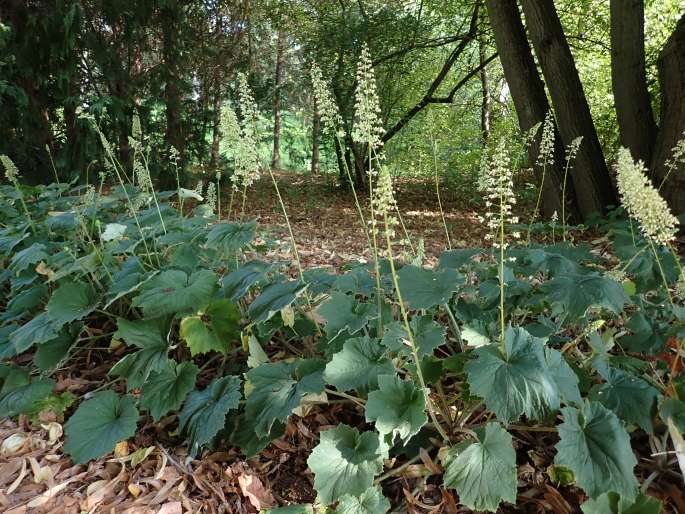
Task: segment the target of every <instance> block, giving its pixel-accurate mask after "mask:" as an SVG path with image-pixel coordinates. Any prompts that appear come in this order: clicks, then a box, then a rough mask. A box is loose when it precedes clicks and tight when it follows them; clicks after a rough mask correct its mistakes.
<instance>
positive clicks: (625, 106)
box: [611, 0, 657, 164]
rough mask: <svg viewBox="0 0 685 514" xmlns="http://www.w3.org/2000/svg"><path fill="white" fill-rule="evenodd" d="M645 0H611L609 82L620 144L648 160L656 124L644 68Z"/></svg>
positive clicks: (652, 145) (654, 136)
mask: <svg viewBox="0 0 685 514" xmlns="http://www.w3.org/2000/svg"><path fill="white" fill-rule="evenodd" d="M644 16H645V5H644V0H611V85H612V89H613V93H614V104H615V107H616V117H617V119H618V128H619V132H620V136H621V145H622V146H624V147H626V148H628V149H629V150H630V152H631V153H632V154H633V158H634V159H641V160H642V161H643V162H645V163H647V164H649V163H650V162H651V157H652V151H653V148H654V143H655V141H656V134H657V126H656V122H655V121H654V113H653V112H652V104H651V101H650V97H649V91H648V90H647V74H646V71H645V21H644Z"/></svg>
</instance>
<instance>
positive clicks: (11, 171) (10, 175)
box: [0, 154, 19, 186]
mask: <svg viewBox="0 0 685 514" xmlns="http://www.w3.org/2000/svg"><path fill="white" fill-rule="evenodd" d="M0 162H2V166H3V168H5V177H7V180H9V181H10V182H11V183H12V184H14V185H15V186H16V185H17V181H18V180H19V169H18V168H17V167H16V166H15V165H14V162H12V159H10V158H9V157H8V156H7V155H4V154H3V155H0Z"/></svg>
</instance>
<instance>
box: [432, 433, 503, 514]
mask: <svg viewBox="0 0 685 514" xmlns="http://www.w3.org/2000/svg"><path fill="white" fill-rule="evenodd" d="M477 434H478V439H479V440H478V442H464V443H461V444H459V445H457V446H455V447H453V448H451V449H450V450H449V452H448V455H447V458H446V461H447V467H446V469H445V477H444V482H445V486H446V487H449V488H451V489H456V490H457V494H458V495H459V501H460V502H461V503H462V504H464V505H466V506H467V507H468V508H470V509H475V510H486V511H490V512H494V511H496V510H497V507H498V506H499V504H500V503H501V502H502V501H506V502H509V503H515V502H516V452H514V446H513V443H512V439H511V435H510V434H509V433H508V432H507V431H506V430H504V429H503V428H502V427H501V426H500V425H499V424H498V423H488V424H487V425H485V429H484V430H483V429H481V430H479V431H477Z"/></svg>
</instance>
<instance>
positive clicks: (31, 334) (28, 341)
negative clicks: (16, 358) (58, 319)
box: [9, 312, 60, 353]
mask: <svg viewBox="0 0 685 514" xmlns="http://www.w3.org/2000/svg"><path fill="white" fill-rule="evenodd" d="M59 329H60V327H59V324H57V323H55V322H54V321H52V320H51V319H50V317H49V316H48V314H47V312H42V313H40V314H39V315H38V316H36V317H35V318H33V319H32V320H31V321H29V322H28V323H25V324H24V325H22V326H20V327H19V328H17V329H16V330H15V331H14V332H12V333H11V334H10V335H9V341H10V343H11V344H12V345H13V346H14V348H15V350H16V353H22V352H25V351H26V350H28V349H29V348H31V347H32V346H33V345H34V344H42V343H46V342H48V341H52V340H53V339H55V338H56V337H57V336H58V335H59Z"/></svg>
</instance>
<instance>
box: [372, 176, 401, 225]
mask: <svg viewBox="0 0 685 514" xmlns="http://www.w3.org/2000/svg"><path fill="white" fill-rule="evenodd" d="M371 202H372V203H373V207H374V212H375V213H376V215H377V216H378V217H379V219H381V220H383V221H384V223H385V224H386V225H387V226H386V230H387V235H388V236H389V237H391V238H392V237H394V236H395V226H397V224H398V223H399V221H398V219H397V217H396V216H395V212H396V211H397V201H396V200H395V191H394V187H393V184H392V176H391V175H390V170H389V169H388V167H387V166H381V169H380V173H379V174H378V183H377V184H376V190H375V191H374V196H373V198H372V200H371ZM372 229H373V230H375V221H372Z"/></svg>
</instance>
